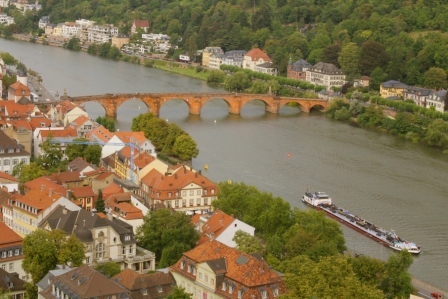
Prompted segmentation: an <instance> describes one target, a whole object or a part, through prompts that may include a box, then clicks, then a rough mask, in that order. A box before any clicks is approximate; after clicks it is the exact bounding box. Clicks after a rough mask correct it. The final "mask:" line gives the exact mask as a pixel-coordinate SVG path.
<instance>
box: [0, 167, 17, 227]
mask: <svg viewBox="0 0 448 299" xmlns="http://www.w3.org/2000/svg"><path fill="white" fill-rule="evenodd" d="M0 179H4V180H9V181H13V182H19V180H18V179H16V178H15V177H13V176H12V175H9V174H7V173H4V172H3V171H0ZM0 231H1V230H0Z"/></svg>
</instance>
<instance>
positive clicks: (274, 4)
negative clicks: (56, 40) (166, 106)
mask: <svg viewBox="0 0 448 299" xmlns="http://www.w3.org/2000/svg"><path fill="white" fill-rule="evenodd" d="M39 3H41V4H42V6H43V10H42V11H40V12H39V15H38V16H35V17H34V19H33V21H34V26H36V25H37V22H36V20H38V17H40V16H43V15H50V21H51V22H52V23H59V22H64V21H74V20H76V19H81V18H83V19H91V20H94V21H97V22H98V23H100V24H101V23H112V24H115V25H117V26H119V27H120V31H121V32H122V33H128V32H129V29H130V26H131V24H132V22H133V20H134V19H147V20H149V21H150V27H151V29H150V30H151V32H154V33H161V32H162V33H167V34H169V35H171V36H172V37H178V36H180V37H182V41H181V42H180V44H179V46H180V48H181V49H182V50H184V51H185V52H187V53H193V52H194V51H195V50H197V49H202V48H204V47H206V46H221V47H222V48H223V49H224V50H225V51H228V50H235V49H244V50H249V49H251V48H252V47H256V46H257V47H260V48H262V49H264V50H265V51H266V52H267V53H268V54H269V55H270V56H271V57H272V58H273V59H274V62H275V63H276V64H277V65H278V66H279V69H280V72H281V73H282V74H285V73H286V66H287V63H288V61H289V59H290V58H291V59H292V60H293V61H295V60H297V59H299V58H305V59H307V60H308V61H309V62H310V63H316V62H318V61H324V62H330V63H333V64H335V65H337V66H338V67H341V68H342V69H343V70H344V71H345V72H346V73H347V74H348V75H349V78H350V77H356V76H360V75H371V74H372V72H373V71H374V70H375V68H377V67H379V68H380V69H376V70H375V72H374V73H373V76H374V77H377V78H381V79H383V78H384V80H386V79H394V80H401V81H403V82H406V83H408V84H411V85H425V84H424V83H425V82H423V80H424V79H423V74H424V73H425V72H426V71H428V70H429V69H430V68H431V67H437V68H440V69H443V70H444V73H446V72H447V71H448V51H447V49H448V34H446V33H445V31H447V30H448V1H447V0H419V1H416V0H408V1H403V0H334V1H330V0H294V1H293V0H277V1H274V0H252V1H248V0H228V1H218V0H203V1H198V0H182V1H176V0H174V1H168V0H89V1H86V0H42V1H39ZM17 17H19V19H18V20H17ZM26 18H31V16H30V14H28V15H27V16H26V17H20V16H16V23H17V27H18V28H17V29H18V30H20V31H22V32H29V31H30V30H31V29H32V28H29V27H31V26H32V25H33V22H29V21H28V22H27V21H26ZM172 40H176V38H174V39H172Z"/></svg>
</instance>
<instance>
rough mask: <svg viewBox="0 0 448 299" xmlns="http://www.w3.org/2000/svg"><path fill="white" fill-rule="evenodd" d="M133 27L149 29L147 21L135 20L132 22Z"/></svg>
mask: <svg viewBox="0 0 448 299" xmlns="http://www.w3.org/2000/svg"><path fill="white" fill-rule="evenodd" d="M134 24H135V27H137V28H145V27H146V28H148V27H149V21H148V20H135V21H134Z"/></svg>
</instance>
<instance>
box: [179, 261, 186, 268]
mask: <svg viewBox="0 0 448 299" xmlns="http://www.w3.org/2000/svg"><path fill="white" fill-rule="evenodd" d="M186 263H187V262H186V261H182V262H181V263H180V268H181V269H185V264H186Z"/></svg>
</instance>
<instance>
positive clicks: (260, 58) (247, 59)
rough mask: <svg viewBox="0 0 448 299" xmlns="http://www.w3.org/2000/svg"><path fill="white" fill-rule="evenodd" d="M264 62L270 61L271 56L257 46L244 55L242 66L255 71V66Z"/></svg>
mask: <svg viewBox="0 0 448 299" xmlns="http://www.w3.org/2000/svg"><path fill="white" fill-rule="evenodd" d="M265 62H271V58H270V57H269V56H268V55H267V54H266V53H265V52H263V51H262V50H260V49H259V48H255V49H252V50H250V51H249V52H247V53H246V55H244V61H243V68H244V69H249V70H251V71H254V72H255V71H256V70H255V67H256V66H257V65H259V64H263V63H265Z"/></svg>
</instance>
